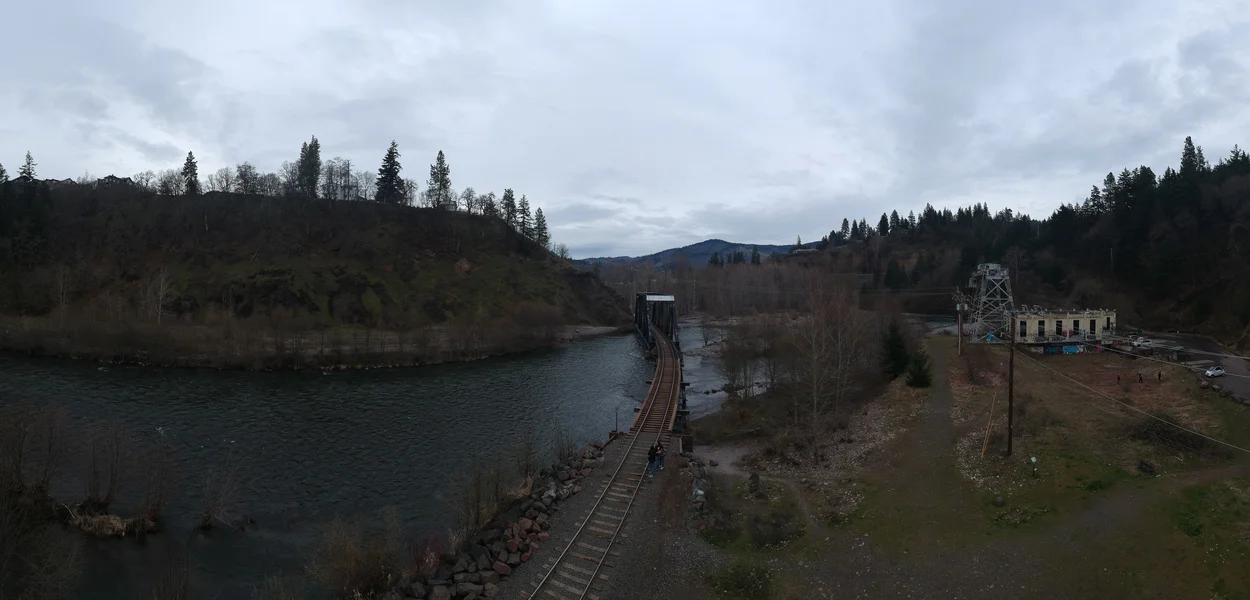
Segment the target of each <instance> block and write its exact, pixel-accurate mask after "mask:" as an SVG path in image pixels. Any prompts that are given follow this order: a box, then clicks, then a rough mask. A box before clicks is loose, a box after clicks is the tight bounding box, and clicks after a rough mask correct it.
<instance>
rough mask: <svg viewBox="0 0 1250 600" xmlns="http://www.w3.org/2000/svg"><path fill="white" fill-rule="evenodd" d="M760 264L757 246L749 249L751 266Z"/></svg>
mask: <svg viewBox="0 0 1250 600" xmlns="http://www.w3.org/2000/svg"><path fill="white" fill-rule="evenodd" d="M761 262H762V261H761V260H760V249H759V247H758V246H756V247H752V248H751V264H753V265H758V264H760V263H761Z"/></svg>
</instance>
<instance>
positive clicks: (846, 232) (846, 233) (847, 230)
mask: <svg viewBox="0 0 1250 600" xmlns="http://www.w3.org/2000/svg"><path fill="white" fill-rule="evenodd" d="M838 233H840V234H841V235H842V241H843V242H845V241H847V240H849V239H851V225H850V223H849V222H848V221H847V220H846V217H842V228H841V229H839V230H838Z"/></svg>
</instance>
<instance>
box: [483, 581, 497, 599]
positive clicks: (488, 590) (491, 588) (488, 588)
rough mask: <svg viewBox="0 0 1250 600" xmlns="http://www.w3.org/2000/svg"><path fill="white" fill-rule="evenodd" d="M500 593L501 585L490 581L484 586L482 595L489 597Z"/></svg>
mask: <svg viewBox="0 0 1250 600" xmlns="http://www.w3.org/2000/svg"><path fill="white" fill-rule="evenodd" d="M498 593H499V586H497V585H495V584H493V583H488V584H486V585H484V586H482V595H483V596H485V597H487V598H494V597H495V595H496V594H498Z"/></svg>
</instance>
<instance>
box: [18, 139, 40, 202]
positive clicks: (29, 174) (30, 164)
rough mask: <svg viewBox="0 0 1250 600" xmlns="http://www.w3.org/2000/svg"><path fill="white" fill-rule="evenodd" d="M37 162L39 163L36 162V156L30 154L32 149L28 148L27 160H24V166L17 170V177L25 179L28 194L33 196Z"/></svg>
mask: <svg viewBox="0 0 1250 600" xmlns="http://www.w3.org/2000/svg"><path fill="white" fill-rule="evenodd" d="M37 164H39V163H36V162H35V159H34V157H32V156H31V155H30V150H27V151H26V161H25V162H23V163H22V166H21V167H20V168H19V169H18V170H17V177H18V178H19V179H22V180H24V181H23V185H24V186H25V188H26V191H27V194H28V196H29V197H31V198H33V197H34V195H35V194H34V191H35V181H36V179H35V165H37Z"/></svg>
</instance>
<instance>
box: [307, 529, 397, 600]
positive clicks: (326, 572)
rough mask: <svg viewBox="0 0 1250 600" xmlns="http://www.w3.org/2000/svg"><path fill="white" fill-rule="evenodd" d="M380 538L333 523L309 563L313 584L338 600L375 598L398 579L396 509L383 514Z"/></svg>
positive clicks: (309, 572)
mask: <svg viewBox="0 0 1250 600" xmlns="http://www.w3.org/2000/svg"><path fill="white" fill-rule="evenodd" d="M383 525H384V528H383V531H382V532H381V535H365V533H364V532H363V531H362V528H361V527H360V526H359V525H352V524H349V523H346V522H344V521H342V520H337V519H336V520H335V521H333V522H332V523H330V526H329V528H328V529H327V530H326V533H325V535H323V536H322V538H321V540H320V542H319V543H318V544H317V549H316V551H315V552H314V554H313V558H312V560H311V561H310V562H309V564H308V574H309V575H310V576H311V577H312V579H313V581H316V582H317V583H319V584H321V585H322V586H324V587H325V588H326V589H327V590H328V591H329V592H330V593H331V594H333V595H334V597H336V598H357V597H359V598H376V597H380V596H381V595H382V594H385V593H386V591H387V590H388V589H389V588H390V586H391V583H392V582H393V581H394V580H396V579H397V578H398V576H399V567H398V564H397V562H398V557H399V546H400V541H399V540H400V536H401V535H402V532H401V526H400V523H399V515H398V513H396V512H395V509H394V508H388V509H386V510H385V511H383Z"/></svg>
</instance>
